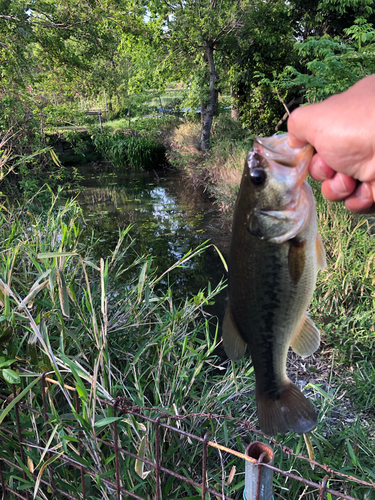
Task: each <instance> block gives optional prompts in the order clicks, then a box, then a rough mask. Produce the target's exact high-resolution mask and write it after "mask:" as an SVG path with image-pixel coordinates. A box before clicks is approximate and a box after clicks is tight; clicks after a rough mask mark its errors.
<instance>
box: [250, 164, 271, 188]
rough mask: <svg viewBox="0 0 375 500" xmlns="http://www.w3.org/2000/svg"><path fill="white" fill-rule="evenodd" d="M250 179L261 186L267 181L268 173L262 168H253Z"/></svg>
mask: <svg viewBox="0 0 375 500" xmlns="http://www.w3.org/2000/svg"><path fill="white" fill-rule="evenodd" d="M250 179H251V182H252V183H253V184H254V185H255V186H261V185H262V184H264V183H265V182H266V179H267V174H266V172H265V171H264V170H263V169H262V168H251V169H250Z"/></svg>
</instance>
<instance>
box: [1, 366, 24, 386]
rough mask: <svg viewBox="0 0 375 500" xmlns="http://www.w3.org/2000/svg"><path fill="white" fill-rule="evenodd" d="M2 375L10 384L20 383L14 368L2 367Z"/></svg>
mask: <svg viewBox="0 0 375 500" xmlns="http://www.w3.org/2000/svg"><path fill="white" fill-rule="evenodd" d="M3 377H4V378H5V380H6V381H7V382H9V383H10V384H20V383H21V379H20V377H19V375H18V373H16V372H15V371H14V370H11V369H10V368H4V370H3Z"/></svg>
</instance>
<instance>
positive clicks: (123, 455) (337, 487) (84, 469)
mask: <svg viewBox="0 0 375 500" xmlns="http://www.w3.org/2000/svg"><path fill="white" fill-rule="evenodd" d="M65 389H68V390H69V391H71V394H72V396H73V398H72V401H73V402H74V404H73V405H72V406H71V407H70V408H69V405H66V404H65V403H64V401H63V398H61V397H59V387H58V384H56V381H55V380H52V379H51V378H49V377H48V376H47V374H43V375H42V376H41V377H40V381H38V384H36V385H35V386H34V387H33V389H32V391H31V390H30V391H28V394H27V395H24V397H22V398H20V397H19V394H18V393H17V389H16V386H14V387H13V393H12V394H6V393H4V392H3V391H2V392H1V393H0V399H1V400H2V406H1V407H2V410H3V411H6V410H7V408H10V407H11V411H8V412H7V415H6V417H5V418H3V419H2V423H1V428H0V436H1V449H0V487H1V493H2V499H13V498H15V499H16V498H20V499H26V500H31V499H32V498H40V499H52V498H57V499H62V500H63V499H65V498H68V499H71V500H76V499H77V500H78V499H83V500H86V499H101V498H105V499H116V500H120V499H125V498H135V499H138V500H149V499H153V498H155V499H156V500H160V499H162V498H163V499H166V498H175V499H177V498H185V499H190V500H193V499H199V498H202V500H207V499H208V498H217V499H218V500H219V499H220V498H222V499H227V500H229V499H239V498H242V497H243V492H244V471H245V461H248V462H252V463H254V464H259V467H257V469H258V472H257V474H258V478H257V479H258V483H257V485H258V486H257V491H256V493H255V496H254V498H247V500H259V499H260V498H263V497H261V492H260V488H259V484H260V481H259V480H260V477H261V474H262V469H263V468H268V469H270V470H272V471H273V478H274V479H273V494H274V498H275V499H277V498H281V499H288V500H289V499H296V500H301V499H311V500H312V499H319V500H321V499H324V498H327V499H328V500H330V499H333V498H343V499H347V500H354V499H358V498H365V499H370V498H374V497H375V483H374V482H370V481H368V480H366V481H365V480H361V479H359V478H356V477H353V476H351V475H347V474H345V473H343V472H340V471H334V470H332V469H331V468H330V467H328V466H326V465H324V464H320V463H318V462H316V461H314V460H312V459H309V458H306V457H304V456H302V455H300V454H298V453H295V452H293V450H292V449H290V448H287V447H285V446H282V445H281V444H280V443H278V442H276V441H275V440H274V439H270V438H267V437H266V436H264V435H263V434H262V433H261V432H259V431H258V430H257V429H256V428H255V427H254V426H253V425H252V424H251V423H249V422H246V421H241V420H238V419H235V418H233V417H230V416H227V415H213V414H189V415H183V414H182V415H179V414H177V409H176V414H175V415H171V414H168V413H165V412H163V411H161V410H160V409H158V408H145V407H139V406H134V404H132V402H131V401H130V400H127V399H124V398H122V397H118V398H117V399H116V400H114V401H111V402H110V401H105V400H103V399H100V398H97V405H98V406H99V407H100V408H101V409H102V410H104V411H105V413H106V415H107V417H106V418H101V419H99V420H96V421H95V419H94V420H93V422H94V424H93V425H91V426H88V425H87V422H88V416H87V415H85V407H84V406H83V405H81V403H80V397H79V393H78V392H77V390H76V389H75V388H73V387H71V386H69V385H65ZM60 395H61V394H60ZM60 405H61V406H60ZM64 405H65V406H64ZM197 419H199V423H200V425H199V428H200V429H202V424H203V427H206V429H207V430H206V432H205V433H204V435H196V433H195V432H194V422H197ZM218 425H224V426H226V428H227V433H228V434H229V435H231V436H234V438H233V439H232V440H230V443H236V438H235V436H238V435H241V436H242V437H243V438H244V441H245V443H251V442H254V441H258V440H261V441H263V442H268V443H269V444H270V445H271V446H272V447H273V449H274V452H275V455H277V456H278V460H277V465H275V464H274V465H270V464H267V463H262V460H261V458H260V459H259V461H258V460H257V458H258V457H249V456H248V455H246V454H245V449H244V447H243V446H242V443H243V441H240V440H239V439H237V446H233V444H232V445H231V446H227V445H226V443H225V442H224V443H221V442H216V440H215V426H218ZM224 434H225V433H224ZM14 450H15V451H14ZM291 457H292V458H293V459H294V461H293V465H292V466H290V463H291V462H290V458H291ZM286 458H288V460H289V462H288V463H289V470H284V469H283V468H282V465H283V464H285V463H287V462H286ZM309 471H310V473H311V471H314V474H313V479H314V480H312V479H311V474H309ZM303 476H308V477H309V479H308V478H306V477H303ZM373 495H374V496H373ZM244 498H245V497H244Z"/></svg>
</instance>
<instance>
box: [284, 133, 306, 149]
mask: <svg viewBox="0 0 375 500" xmlns="http://www.w3.org/2000/svg"><path fill="white" fill-rule="evenodd" d="M306 144H307V141H301V140H300V139H298V138H297V137H296V136H295V135H292V134H290V133H289V137H288V145H289V146H290V147H291V148H303V147H304V146H306Z"/></svg>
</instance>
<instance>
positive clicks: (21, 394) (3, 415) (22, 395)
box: [0, 377, 40, 424]
mask: <svg viewBox="0 0 375 500" xmlns="http://www.w3.org/2000/svg"><path fill="white" fill-rule="evenodd" d="M39 381H40V377H36V378H35V380H33V381H32V382H31V383H30V384H29V385H28V386H27V387H26V388H25V389H24V390H23V391H21V392H20V393H19V394H18V396H17V397H15V398H14V399H12V401H11V402H10V403H9V404H8V406H7V407H6V408H5V409H4V410H3V411H2V412H1V413H0V424H1V422H2V421H3V420H4V418H5V417H6V416H7V415H8V413H9V412H10V410H11V409H12V408H13V406H14V405H16V404H17V403H18V401H20V400H21V399H22V398H23V397H24V396H25V394H27V393H28V392H29V390H30V389H31V388H32V387H33V386H34V385H35V384H36V383H38V382H39Z"/></svg>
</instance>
